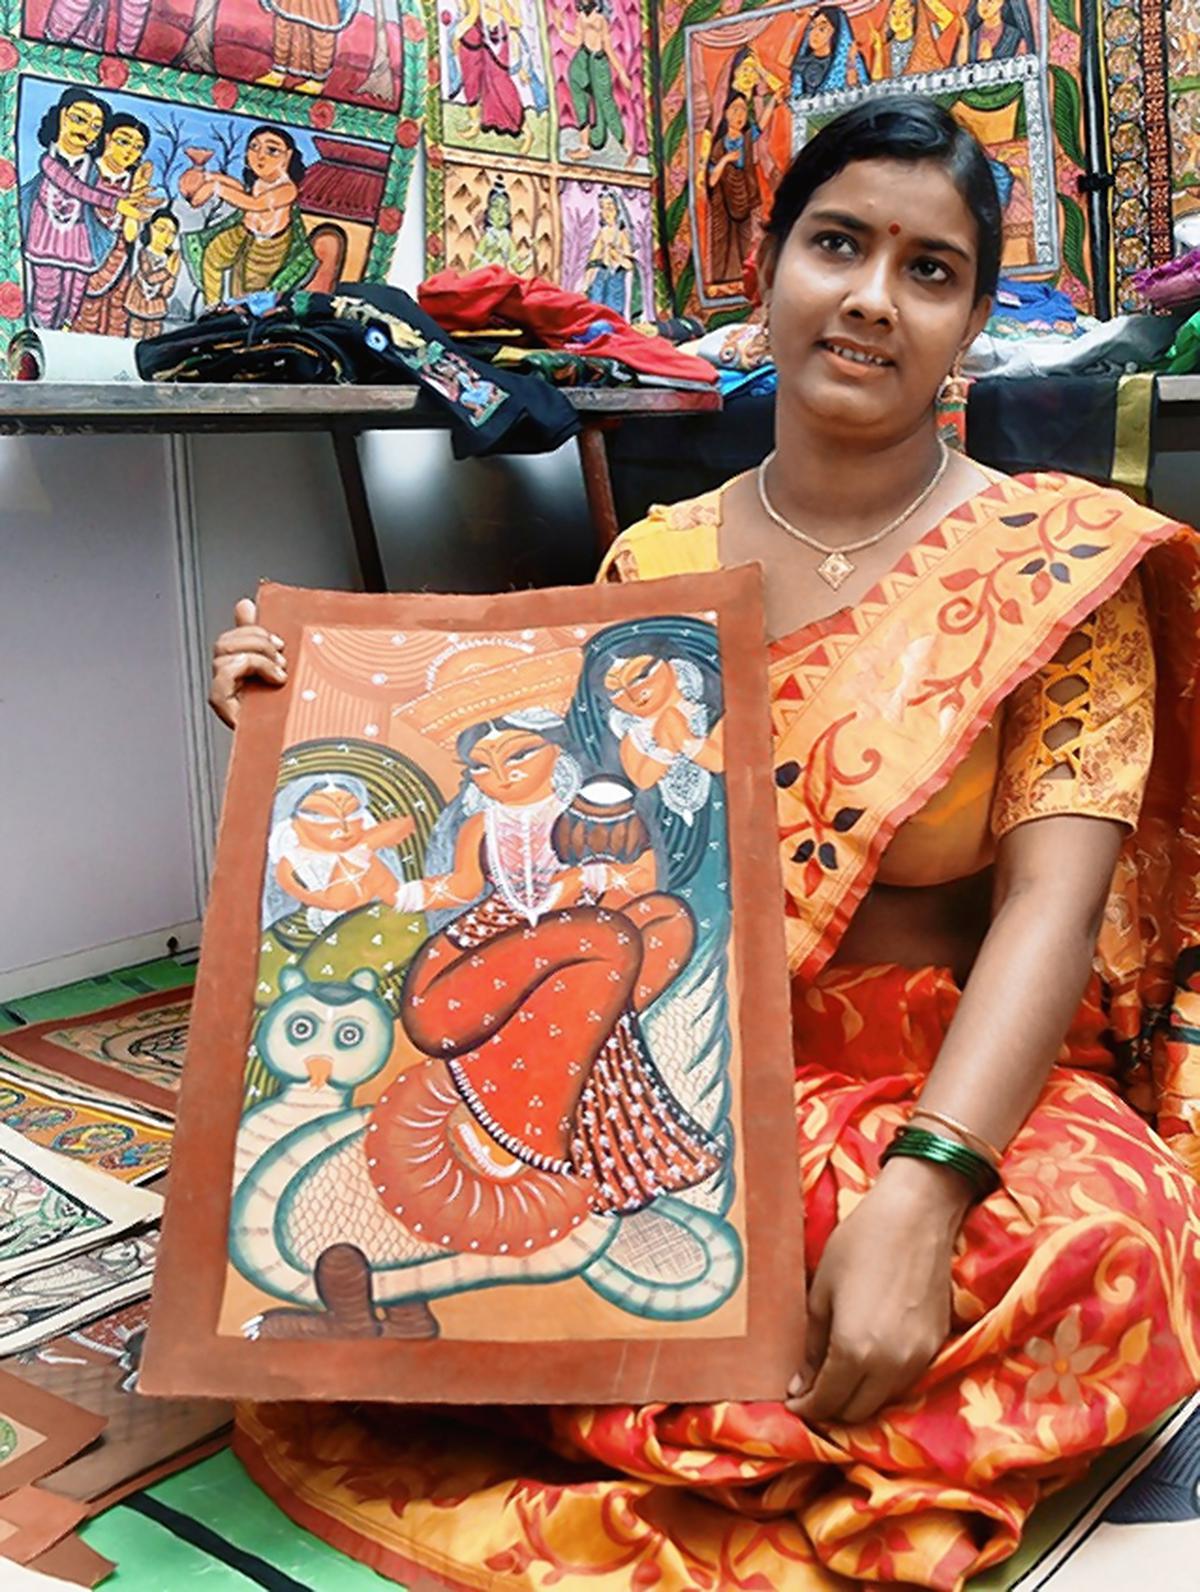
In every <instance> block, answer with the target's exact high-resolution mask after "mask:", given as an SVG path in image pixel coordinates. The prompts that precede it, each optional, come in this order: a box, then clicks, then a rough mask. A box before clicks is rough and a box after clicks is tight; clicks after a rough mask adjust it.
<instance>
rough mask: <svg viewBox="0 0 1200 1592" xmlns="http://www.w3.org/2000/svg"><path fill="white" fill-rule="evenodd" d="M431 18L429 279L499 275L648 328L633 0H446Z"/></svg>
mask: <svg viewBox="0 0 1200 1592" xmlns="http://www.w3.org/2000/svg"><path fill="white" fill-rule="evenodd" d="M430 19H431V20H430V39H431V48H434V47H436V51H437V64H436V67H435V68H434V69H433V71H432V82H433V85H434V87H433V98H432V100H431V104H430V110H429V117H430V121H429V125H430V130H431V131H430V156H431V158H430V163H429V175H428V182H427V211H428V213H427V218H426V220H427V232H428V239H427V258H428V263H429V268H430V270H437V269H440V268H441V267H443V266H451V267H453V268H455V269H458V270H469V269H473V268H475V267H477V266H481V265H488V264H498V265H502V266H504V267H505V269H507V270H510V271H513V272H515V273H517V274H518V275H522V276H525V275H532V274H537V275H540V276H544V277H548V278H549V279H550V280H552V281H554V282H557V283H559V284H560V285H562V286H563V287H567V288H569V289H571V290H572V291H578V292H582V293H585V294H586V295H587V296H588V297H590V298H593V299H595V300H596V301H597V302H598V303H602V304H607V305H608V307H609V308H611V309H612V310H614V312H616V313H619V314H622V315H624V316H625V317H626V319H633V320H637V319H642V318H643V317H644V318H650V319H652V318H653V312H654V295H655V275H654V247H655V240H654V227H655V223H654V205H653V196H652V149H651V128H650V116H649V89H650V84H649V73H648V66H647V63H648V61H649V58H650V57H649V51H650V33H649V27H648V18H647V15H646V12H645V10H644V8H643V4H642V0H454V3H453V4H442V5H439V6H437V7H435V8H433V10H431V12H430ZM622 306H624V307H623V308H622Z"/></svg>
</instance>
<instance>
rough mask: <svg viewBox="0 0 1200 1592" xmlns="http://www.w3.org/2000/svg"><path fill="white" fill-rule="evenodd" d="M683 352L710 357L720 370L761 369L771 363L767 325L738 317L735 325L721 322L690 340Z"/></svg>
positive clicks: (711, 361)
mask: <svg viewBox="0 0 1200 1592" xmlns="http://www.w3.org/2000/svg"><path fill="white" fill-rule="evenodd" d="M684 352H685V353H689V354H695V355H696V356H697V357H698V358H700V359H705V360H707V361H708V363H709V364H710V365H715V366H716V367H717V369H718V370H735V371H738V370H740V371H749V370H761V369H762V367H763V366H764V365H769V364H770V363H771V345H770V343H769V342H768V340H767V329H766V327H765V326H762V325H759V324H757V323H752V322H749V321H739V322H738V324H737V325H736V326H719V327H718V328H717V329H716V331H714V332H708V333H707V334H706V335H705V336H704V337H701V338H699V339H698V340H697V341H696V342H694V343H689V344H688V345H687V348H686V349H685V350H684ZM722 391H724V383H722Z"/></svg>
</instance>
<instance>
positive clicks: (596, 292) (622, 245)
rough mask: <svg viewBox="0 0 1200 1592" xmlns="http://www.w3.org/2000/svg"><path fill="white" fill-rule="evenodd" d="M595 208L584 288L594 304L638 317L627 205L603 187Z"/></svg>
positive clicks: (639, 294) (627, 316)
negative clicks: (593, 233) (593, 231)
mask: <svg viewBox="0 0 1200 1592" xmlns="http://www.w3.org/2000/svg"><path fill="white" fill-rule="evenodd" d="M596 209H597V214H598V221H599V226H598V227H597V230H596V236H595V238H594V240H593V242H592V247H591V250H590V252H589V254H588V262H587V269H586V271H585V273H584V278H583V291H584V292H585V293H586V294H587V296H588V298H590V299H591V300H592V301H593V302H594V303H596V304H605V305H607V306H608V308H609V309H610V310H615V311H616V313H617V314H618V315H621V316H623V317H624V318H625V319H626V320H637V319H639V317H640V316H641V313H642V291H641V282H640V280H639V277H638V268H637V256H636V254H635V253H634V241H633V223H632V221H631V220H630V216H629V209H628V206H627V205H626V204H625V201H624V199H622V198H621V196H620V194H618V193H617V191H616V190H615V189H613V188H604V189H602V190H601V193H600V198H599V201H598V203H597V206H596Z"/></svg>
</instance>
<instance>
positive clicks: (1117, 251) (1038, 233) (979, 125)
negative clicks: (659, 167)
mask: <svg viewBox="0 0 1200 1592" xmlns="http://www.w3.org/2000/svg"><path fill="white" fill-rule="evenodd" d="M659 23H660V36H661V42H662V46H663V48H662V55H661V83H662V99H661V132H662V156H663V162H664V166H663V172H662V181H663V189H664V193H663V198H664V203H665V218H666V237H667V238H668V240H669V258H668V261H667V269H668V275H669V281H668V283H667V284H666V286H667V292H668V296H670V297H672V298H673V300H674V302H675V304H676V306H677V307H678V308H679V309H681V310H683V309H687V310H690V311H692V312H699V313H705V314H711V313H713V312H720V311H729V310H734V311H736V312H738V313H743V312H744V309H745V298H744V294H743V288H742V273H743V268H744V266H745V264H746V260H747V258H748V257H749V255H750V253H751V251H752V250H753V249H754V246H755V244H756V243H757V241H758V238H759V237H760V235H761V232H762V227H763V224H764V222H765V220H766V217H767V214H768V211H769V205H770V197H771V194H772V191H773V189H774V187H775V184H776V182H777V181H778V178H779V176H780V174H781V173H782V172H783V171H784V170H785V169H786V167H787V165H788V162H789V161H790V159H791V158H792V155H793V154H794V153H795V152H796V151H797V150H798V149H800V148H801V147H802V146H803V145H804V143H805V142H806V141H807V140H808V139H809V138H810V137H812V135H813V133H814V132H815V131H816V130H817V129H818V128H820V127H821V126H822V125H823V124H824V123H825V122H827V121H829V120H830V119H831V118H832V117H834V116H836V115H837V114H839V113H840V112H841V111H843V110H845V109H846V108H847V107H848V106H850V105H852V104H854V103H856V102H857V101H858V100H861V99H863V98H864V97H868V96H872V95H877V94H891V93H895V92H897V91H911V92H914V93H922V94H927V95H932V96H933V97H934V98H936V99H938V100H940V101H941V102H942V103H943V104H944V105H946V106H947V107H948V108H949V109H950V110H951V111H952V112H953V114H954V115H955V116H956V117H957V118H958V119H959V120H960V121H961V122H962V123H963V124H964V125H965V126H967V127H969V128H970V130H971V131H972V132H973V133H975V134H976V136H977V137H978V138H979V139H980V141H981V142H982V144H983V146H984V148H985V150H986V152H987V154H988V157H989V159H990V161H991V163H992V170H993V173H994V175H995V177H996V182H997V187H998V190H999V193H1000V197H1001V201H1002V204H1003V208H1004V216H1005V247H1004V269H1005V271H1006V272H1008V273H1010V274H1011V275H1013V276H1017V277H1022V276H1024V277H1031V278H1037V279H1042V280H1053V281H1055V282H1057V283H1058V284H1059V285H1060V286H1061V287H1062V288H1063V289H1064V290H1065V291H1066V292H1067V293H1068V294H1069V295H1070V296H1071V298H1072V299H1073V300H1074V301H1075V303H1076V304H1077V305H1078V306H1079V308H1080V309H1082V310H1084V311H1090V312H1095V313H1097V314H1100V315H1106V314H1109V313H1111V312H1113V311H1114V310H1116V309H1119V308H1122V307H1129V306H1131V305H1132V304H1133V303H1134V296H1133V290H1132V286H1131V283H1130V278H1131V277H1132V275H1133V274H1134V273H1135V272H1136V271H1137V270H1138V269H1140V268H1141V267H1142V266H1143V265H1145V264H1147V263H1149V262H1150V261H1151V260H1158V259H1163V258H1169V256H1170V253H1171V225H1170V221H1171V217H1170V211H1171V200H1172V176H1171V154H1170V149H1169V147H1168V136H1167V126H1168V123H1167V112H1168V102H1167V77H1166V62H1165V55H1164V50H1165V41H1164V29H1163V7H1162V3H1161V0H1149V3H1146V4H1144V5H1142V6H1141V7H1137V6H1134V5H1130V6H1126V5H1113V4H1106V3H1098V0H883V3H879V0H843V3H840V4H828V5H822V6H817V7H795V6H790V5H788V6H767V7H764V6H761V5H755V4H747V5H744V6H743V7H741V8H740V9H739V8H738V7H737V6H730V5H722V4H715V3H713V0H692V3H691V4H690V5H685V4H683V3H681V0H660V10H659ZM1196 45H1197V39H1196V34H1195V32H1194V31H1193V32H1192V34H1191V36H1190V40H1189V41H1187V42H1182V43H1180V44H1179V45H1178V46H1177V47H1176V53H1177V54H1179V55H1180V56H1181V57H1186V63H1177V64H1176V66H1175V67H1173V76H1174V77H1175V79H1176V88H1175V92H1176V99H1177V103H1178V101H1180V100H1182V99H1184V98H1185V96H1186V93H1187V84H1188V82H1189V78H1188V72H1189V71H1190V72H1193V73H1194V72H1200V51H1197V49H1196ZM1185 64H1186V68H1187V70H1185V69H1184V65H1185ZM1179 114H1180V116H1181V117H1186V115H1187V114H1188V113H1187V112H1186V111H1181V112H1180V113H1179ZM1177 158H1179V157H1178V156H1177Z"/></svg>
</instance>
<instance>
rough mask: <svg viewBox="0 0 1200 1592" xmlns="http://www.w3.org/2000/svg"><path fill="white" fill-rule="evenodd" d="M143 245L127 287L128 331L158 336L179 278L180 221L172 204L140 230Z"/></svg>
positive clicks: (132, 334)
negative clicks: (172, 208)
mask: <svg viewBox="0 0 1200 1592" xmlns="http://www.w3.org/2000/svg"><path fill="white" fill-rule="evenodd" d="M139 242H140V244H141V247H140V248H139V249H138V252H137V260H136V262H135V264H134V266H133V269H132V271H131V272H130V281H129V285H128V286H127V287H126V289H125V299H124V310H125V316H126V326H127V331H126V335H127V336H129V337H155V336H157V335H158V333H159V332H161V331H162V329H163V322H164V321H165V320H166V318H167V310H168V308H169V306H170V302H171V295H172V294H173V293H174V291H175V284H176V283H177V282H178V280H179V268H180V265H181V264H182V258H181V255H180V252H179V222H178V221H177V219H176V217H175V212H174V211H173V210H171V209H170V208H169V207H168V206H164V207H163V208H162V209H161V210H156V211H155V212H154V214H153V215H152V216H151V217H150V219H149V221H147V222H146V224H145V226H144V227H143V228H142V230H141V232H140V234H139Z"/></svg>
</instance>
